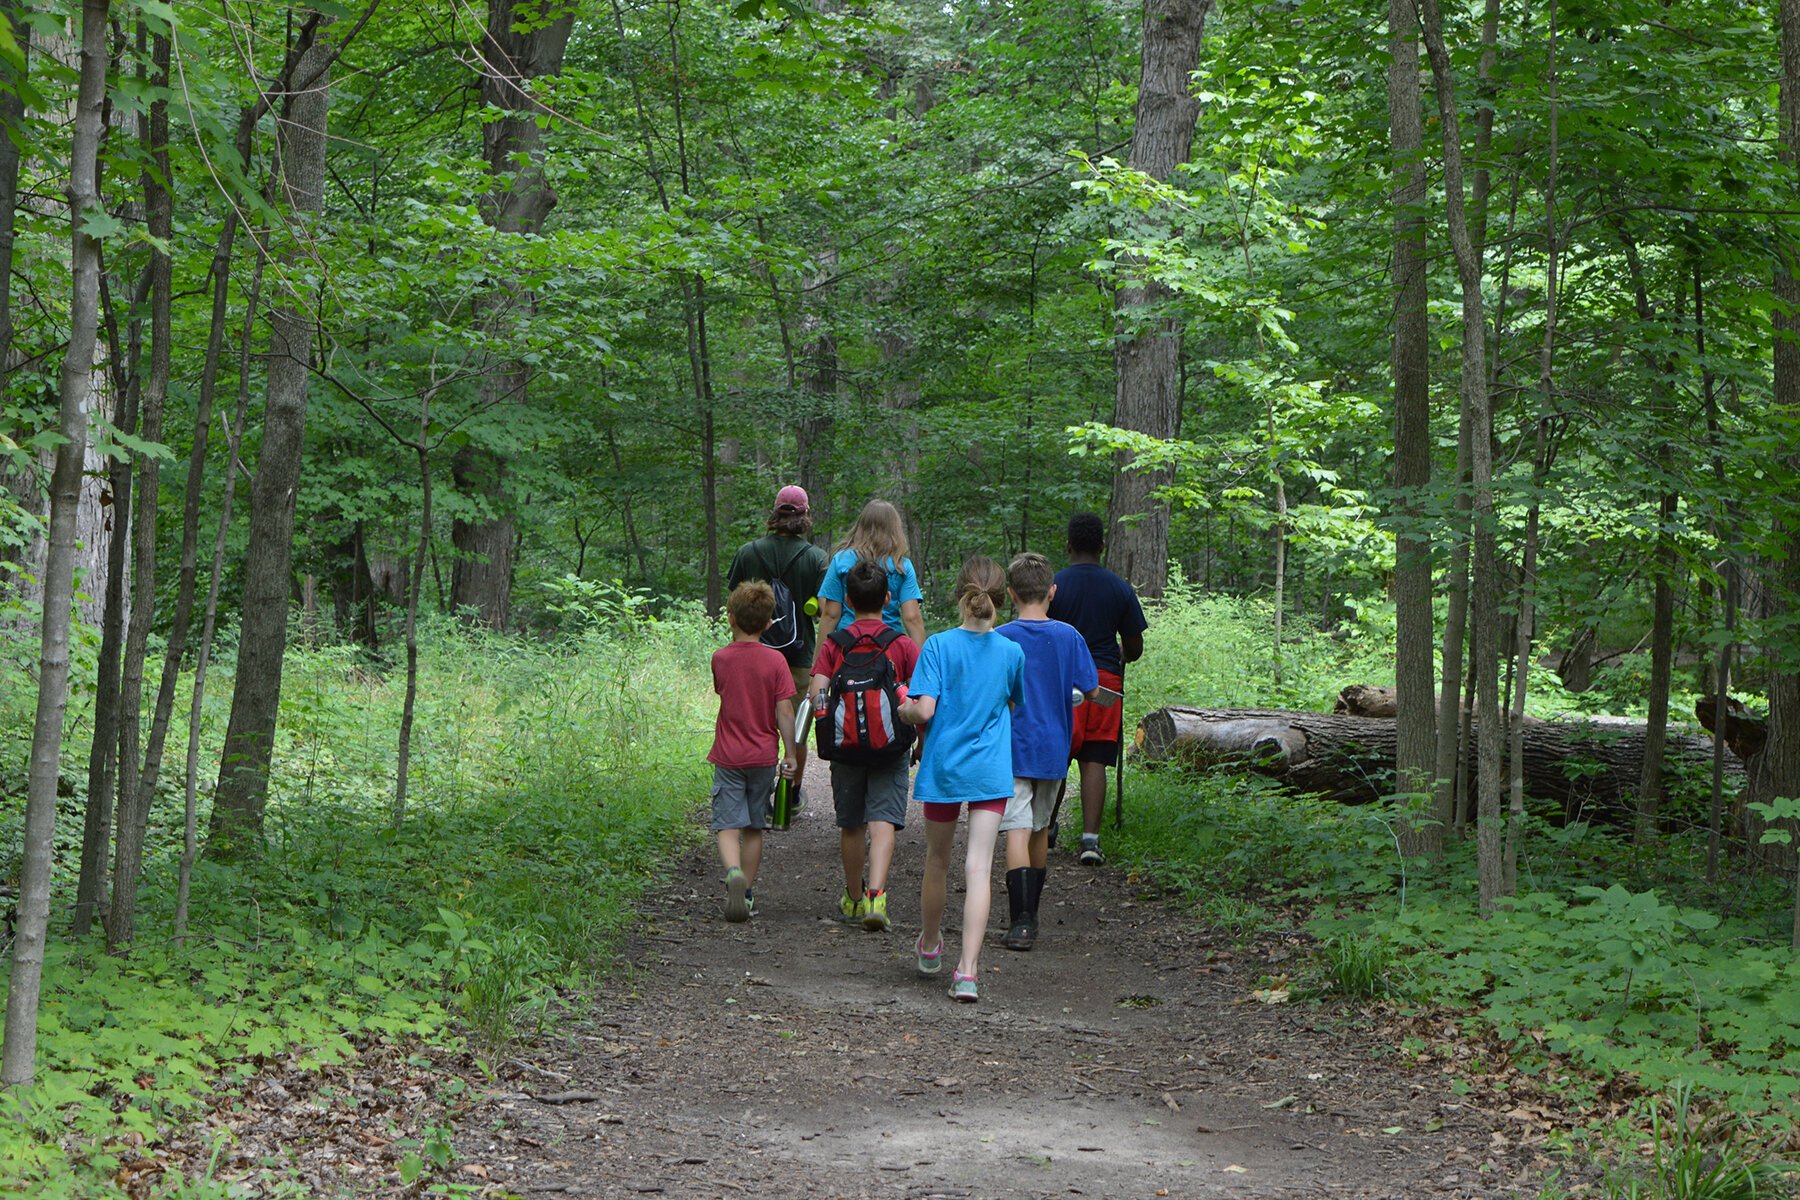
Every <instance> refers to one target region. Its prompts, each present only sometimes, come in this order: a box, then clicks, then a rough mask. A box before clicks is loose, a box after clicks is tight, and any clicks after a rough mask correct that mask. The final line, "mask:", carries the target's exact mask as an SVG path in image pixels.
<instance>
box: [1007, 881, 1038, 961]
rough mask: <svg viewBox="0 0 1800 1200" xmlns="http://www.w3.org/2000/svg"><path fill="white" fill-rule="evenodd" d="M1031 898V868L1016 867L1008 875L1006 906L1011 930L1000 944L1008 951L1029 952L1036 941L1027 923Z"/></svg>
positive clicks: (1008, 930) (1009, 929)
mask: <svg viewBox="0 0 1800 1200" xmlns="http://www.w3.org/2000/svg"><path fill="white" fill-rule="evenodd" d="M1030 896H1031V868H1030V867H1015V868H1014V869H1012V870H1010V871H1008V872H1007V873H1006V906H1007V910H1008V912H1009V913H1010V917H1009V920H1008V925H1009V928H1008V929H1007V931H1006V937H1005V938H1004V939H1002V940H1001V942H1000V944H1001V945H1002V946H1005V947H1006V948H1007V949H1008V950H1029V949H1031V943H1032V942H1033V941H1034V940H1035V939H1034V938H1033V936H1032V931H1031V927H1030V926H1029V925H1027V924H1026V922H1025V906H1026V904H1027V903H1029V900H1030Z"/></svg>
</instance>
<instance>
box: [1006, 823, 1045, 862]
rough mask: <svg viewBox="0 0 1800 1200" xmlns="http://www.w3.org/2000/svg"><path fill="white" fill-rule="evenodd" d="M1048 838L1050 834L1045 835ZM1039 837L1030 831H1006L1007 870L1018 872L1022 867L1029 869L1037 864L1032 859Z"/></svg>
mask: <svg viewBox="0 0 1800 1200" xmlns="http://www.w3.org/2000/svg"><path fill="white" fill-rule="evenodd" d="M1044 836H1045V837H1046V838H1048V837H1049V834H1048V833H1046V834H1045V835H1044ZM1036 841H1037V835H1036V834H1034V833H1032V832H1031V830H1029V829H1009V830H1007V831H1006V869H1007V870H1008V871H1016V870H1018V869H1019V868H1020V867H1029V866H1031V865H1033V864H1034V863H1035V862H1036V859H1034V858H1033V857H1032V852H1033V851H1032V847H1033V846H1034V844H1035V843H1036Z"/></svg>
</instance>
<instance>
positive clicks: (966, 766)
mask: <svg viewBox="0 0 1800 1200" xmlns="http://www.w3.org/2000/svg"><path fill="white" fill-rule="evenodd" d="M1024 673H1025V652H1024V651H1023V650H1020V649H1019V645H1018V643H1017V642H1014V641H1012V640H1010V639H1008V638H1003V637H998V636H996V635H994V634H992V633H970V632H969V631H968V630H966V629H946V630H945V631H944V632H943V633H937V634H933V635H932V636H931V637H929V638H927V639H925V649H924V650H923V651H922V652H921V653H920V654H919V665H918V666H916V667H914V668H913V676H912V685H911V688H910V691H909V695H911V696H915V697H917V696H934V697H936V698H937V712H936V713H935V714H934V715H933V716H932V718H931V724H930V725H928V726H927V727H926V729H925V750H924V753H923V754H922V755H921V756H920V758H919V774H918V777H917V778H916V779H915V780H914V781H913V796H914V797H915V798H917V799H918V800H919V802H920V803H923V804H959V803H967V802H969V801H973V800H1005V799H1008V798H1010V797H1011V796H1012V792H1013V782H1012V781H1013V765H1012V709H1011V707H1010V706H1011V705H1015V704H1018V703H1020V702H1021V701H1023V700H1024V698H1025V693H1024ZM1065 748H1066V747H1065Z"/></svg>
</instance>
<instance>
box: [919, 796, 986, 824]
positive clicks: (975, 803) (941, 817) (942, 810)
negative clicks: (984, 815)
mask: <svg viewBox="0 0 1800 1200" xmlns="http://www.w3.org/2000/svg"><path fill="white" fill-rule="evenodd" d="M919 803H920V806H921V807H923V808H924V810H925V819H926V820H927V821H932V822H935V823H936V824H939V825H948V824H950V823H951V822H952V821H954V820H956V818H958V817H960V816H962V810H963V802H962V801H961V800H956V801H952V802H951V803H949V804H944V803H941V802H939V801H936V800H921V801H920V802H919ZM969 811H970V812H991V813H999V814H1001V815H1002V816H1004V815H1006V801H1004V800H971V801H969Z"/></svg>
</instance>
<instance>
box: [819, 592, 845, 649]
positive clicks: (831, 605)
mask: <svg viewBox="0 0 1800 1200" xmlns="http://www.w3.org/2000/svg"><path fill="white" fill-rule="evenodd" d="M843 617H844V606H843V604H841V603H840V602H838V601H836V600H827V599H826V598H825V597H823V596H820V597H819V640H820V641H823V640H824V639H825V638H826V637H827V636H828V635H830V634H832V633H835V632H837V627H838V622H839V621H841V620H843Z"/></svg>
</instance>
